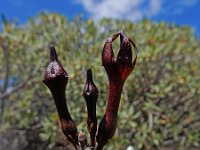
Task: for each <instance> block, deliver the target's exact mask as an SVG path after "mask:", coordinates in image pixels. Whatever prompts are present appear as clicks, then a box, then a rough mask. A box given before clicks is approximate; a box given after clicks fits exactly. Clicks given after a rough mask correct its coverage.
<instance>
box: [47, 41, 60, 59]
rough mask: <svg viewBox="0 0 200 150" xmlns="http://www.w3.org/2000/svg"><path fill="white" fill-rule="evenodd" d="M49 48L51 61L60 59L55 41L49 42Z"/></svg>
mask: <svg viewBox="0 0 200 150" xmlns="http://www.w3.org/2000/svg"><path fill="white" fill-rule="evenodd" d="M49 49H50V61H58V57H57V53H56V49H55V44H54V43H53V42H51V43H50V44H49Z"/></svg>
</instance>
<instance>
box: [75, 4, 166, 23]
mask: <svg viewBox="0 0 200 150" xmlns="http://www.w3.org/2000/svg"><path fill="white" fill-rule="evenodd" d="M161 1H162V0H99V1H97V0H78V2H79V3H81V4H82V5H83V6H84V8H85V10H86V11H87V12H89V13H90V14H91V17H92V18H93V19H95V20H99V19H101V18H103V17H107V18H119V19H129V20H132V21H138V20H141V19H142V18H143V17H145V16H148V17H152V16H155V15H157V14H158V13H159V11H160V9H161Z"/></svg>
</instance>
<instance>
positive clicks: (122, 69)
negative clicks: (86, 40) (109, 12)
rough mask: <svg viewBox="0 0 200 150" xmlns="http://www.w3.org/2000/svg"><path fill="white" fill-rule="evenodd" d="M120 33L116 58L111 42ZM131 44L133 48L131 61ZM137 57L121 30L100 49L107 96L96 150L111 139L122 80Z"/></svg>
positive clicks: (99, 149) (115, 125)
mask: <svg viewBox="0 0 200 150" xmlns="http://www.w3.org/2000/svg"><path fill="white" fill-rule="evenodd" d="M119 35H120V49H119V53H118V55H117V58H116V59H115V58H114V53H113V49H112V42H113V41H115V39H116V38H117V37H118V36H119ZM131 44H132V46H133V47H134V50H135V57H134V61H133V62H132V47H131ZM136 59H137V48H136V46H135V44H134V43H133V42H132V41H131V40H130V39H129V38H128V37H126V36H125V34H124V33H123V31H120V32H118V33H117V34H115V35H113V36H112V37H111V38H108V40H107V41H106V43H105V45H104V47H103V51H102V64H103V66H104V68H105V70H106V73H107V75H108V79H109V96H108V103H107V106H106V112H105V114H104V116H103V118H102V120H101V122H100V124H99V128H98V135H97V142H98V146H97V150H101V149H103V147H104V145H105V144H106V143H107V142H108V140H109V139H111V138H112V137H113V135H114V133H115V130H116V127H117V114H118V108H119V104H120V98H121V93H122V89H123V85H124V82H125V81H126V79H127V78H128V76H129V75H130V73H131V72H132V71H133V69H134V67H135V63H136Z"/></svg>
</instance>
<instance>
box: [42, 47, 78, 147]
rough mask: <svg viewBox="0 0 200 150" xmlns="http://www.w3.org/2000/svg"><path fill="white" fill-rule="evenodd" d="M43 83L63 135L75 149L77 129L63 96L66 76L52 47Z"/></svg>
mask: <svg viewBox="0 0 200 150" xmlns="http://www.w3.org/2000/svg"><path fill="white" fill-rule="evenodd" d="M43 82H44V83H45V85H46V86H47V87H48V88H49V89H50V91H51V93H52V95H53V99H54V102H55V104H56V108H57V111H58V115H59V118H60V122H61V127H62V131H63V133H64V135H65V136H66V137H67V138H68V140H69V141H70V142H71V143H72V144H73V145H74V146H75V147H77V145H78V134H77V128H76V125H75V123H74V121H73V120H72V118H71V115H70V113H69V111H68V107H67V103H66V96H65V90H66V86H67V82H68V74H67V72H66V71H65V70H64V68H63V67H62V66H61V64H60V63H59V61H58V58H57V54H56V50H55V48H54V46H53V45H50V60H49V65H48V67H47V70H46V72H45V75H44V80H43Z"/></svg>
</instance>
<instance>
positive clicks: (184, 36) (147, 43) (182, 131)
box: [0, 14, 200, 149]
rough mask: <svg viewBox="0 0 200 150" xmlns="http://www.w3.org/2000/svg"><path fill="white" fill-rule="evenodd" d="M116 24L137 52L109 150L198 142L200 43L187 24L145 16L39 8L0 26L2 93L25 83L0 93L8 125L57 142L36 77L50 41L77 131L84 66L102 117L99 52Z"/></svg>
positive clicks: (104, 85)
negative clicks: (98, 16)
mask: <svg viewBox="0 0 200 150" xmlns="http://www.w3.org/2000/svg"><path fill="white" fill-rule="evenodd" d="M120 29H124V30H125V32H126V34H127V35H128V36H129V37H131V39H134V41H135V42H136V45H137V46H138V48H139V54H138V60H137V65H136V68H135V70H134V71H133V73H132V75H131V76H130V77H129V78H128V80H127V82H126V84H125V87H124V89H123V95H122V98H121V103H120V110H119V117H118V120H119V121H118V129H117V132H116V135H115V137H114V138H113V139H112V140H111V141H110V142H109V144H108V145H107V146H106V147H107V149H125V148H126V147H127V146H128V145H133V146H134V147H135V148H136V149H142V148H146V149H150V148H153V147H161V146H168V145H170V144H173V145H176V146H181V147H199V146H200V128H199V126H200V109H199V108H200V101H199V97H200V86H199V83H200V61H199V60H200V45H199V41H198V39H197V38H196V37H195V36H194V34H193V32H192V31H191V29H190V28H189V27H178V26H175V25H173V24H166V23H164V22H160V23H152V22H150V21H148V20H143V21H141V22H140V23H136V24H134V23H132V22H129V21H120V20H110V19H103V20H101V21H100V22H99V23H98V24H96V23H95V22H93V21H92V20H82V19H81V18H80V17H76V18H74V20H72V21H68V20H66V18H65V17H63V16H60V15H57V14H40V15H39V16H37V17H36V18H33V19H31V20H30V21H29V22H28V23H27V24H25V25H24V26H21V27H17V26H16V25H14V24H4V29H3V32H2V33H1V34H0V40H1V45H2V44H4V45H6V47H7V51H8V52H9V57H8V58H7V57H5V56H4V54H3V53H0V64H2V65H0V79H1V80H4V79H5V72H6V69H5V67H4V61H5V60H6V59H9V71H8V72H9V78H10V79H12V81H10V82H9V86H7V91H9V90H12V88H13V87H16V86H18V85H19V84H22V83H23V84H24V86H22V87H21V88H19V89H18V90H17V91H14V92H12V93H11V94H10V95H9V96H8V97H6V98H5V112H4V126H6V127H7V130H9V129H14V128H22V129H24V130H29V129H32V128H34V127H37V128H34V130H38V131H39V135H40V137H41V139H42V140H44V141H46V142H48V144H49V145H50V147H51V146H52V145H54V142H56V135H57V133H56V132H58V130H60V129H59V125H58V124H59V123H58V119H57V117H56V116H55V113H56V109H55V105H54V103H53V100H52V96H51V94H50V92H49V91H48V89H47V88H46V87H45V86H44V85H43V84H42V82H41V81H42V79H43V73H44V71H45V67H46V66H47V63H48V56H49V51H48V44H49V42H51V41H55V43H56V44H57V46H56V48H57V52H58V56H59V59H60V61H61V63H62V64H63V66H64V67H65V69H66V70H67V72H68V74H69V76H70V78H69V83H68V86H67V91H66V94H67V103H68V105H69V110H70V113H71V115H72V117H73V119H74V120H75V122H76V123H77V125H78V128H79V130H83V131H86V130H87V129H86V108H85V104H84V99H83V97H82V91H83V86H84V82H85V78H86V69H87V68H92V70H93V74H94V81H95V84H96V85H97V86H98V87H99V90H100V97H99V99H98V102H97V111H98V112H97V115H98V119H99V121H100V118H101V117H102V116H103V112H104V111H105V105H106V99H107V94H108V93H107V90H108V79H107V76H106V74H105V71H104V69H103V67H102V64H101V50H102V46H103V44H104V42H105V41H106V39H107V38H108V37H109V36H111V35H113V34H114V33H116V32H118V31H119V30H120ZM116 44H117V43H116ZM114 48H116V47H115V46H114ZM0 50H1V51H2V50H3V48H2V47H0ZM115 51H117V49H115ZM0 85H2V84H0ZM56 115H57V114H56ZM8 125H9V126H8ZM0 128H3V126H2V127H0ZM34 130H33V131H34ZM5 131H6V130H5Z"/></svg>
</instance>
